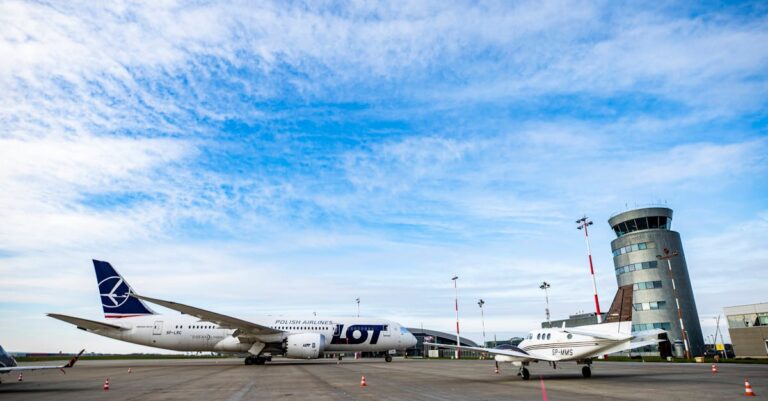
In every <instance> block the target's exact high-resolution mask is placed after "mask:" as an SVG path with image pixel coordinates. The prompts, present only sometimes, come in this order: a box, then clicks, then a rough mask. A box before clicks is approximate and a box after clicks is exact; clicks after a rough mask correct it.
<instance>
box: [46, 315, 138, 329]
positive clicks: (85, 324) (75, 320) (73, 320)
mask: <svg viewBox="0 0 768 401" xmlns="http://www.w3.org/2000/svg"><path fill="white" fill-rule="evenodd" d="M48 316H50V317H52V318H54V319H59V320H61V321H64V322H67V323H70V324H74V325H75V326H77V328H79V329H83V330H86V331H89V330H90V331H100V330H128V329H126V328H123V327H120V326H118V325H114V324H109V323H102V322H97V321H95V320H88V319H83V318H79V317H74V316H67V315H60V314H58V313H48Z"/></svg>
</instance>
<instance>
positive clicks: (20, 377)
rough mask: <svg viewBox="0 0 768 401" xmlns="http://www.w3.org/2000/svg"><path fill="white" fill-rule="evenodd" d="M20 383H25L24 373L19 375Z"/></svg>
mask: <svg viewBox="0 0 768 401" xmlns="http://www.w3.org/2000/svg"><path fill="white" fill-rule="evenodd" d="M19 381H20V382H23V381H24V375H23V374H22V373H19Z"/></svg>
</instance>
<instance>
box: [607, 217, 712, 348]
mask: <svg viewBox="0 0 768 401" xmlns="http://www.w3.org/2000/svg"><path fill="white" fill-rule="evenodd" d="M608 224H610V226H611V228H612V229H613V231H614V233H616V239H614V240H613V241H611V250H612V251H613V264H614V268H615V273H616V282H617V283H618V285H619V287H621V286H624V285H628V284H629V285H632V286H633V289H634V291H633V293H634V300H633V309H634V310H633V312H632V330H633V331H641V330H649V329H664V330H667V331H668V332H669V340H670V342H671V343H672V346H673V351H674V353H675V356H678V357H683V356H684V343H683V333H682V331H681V328H680V320H679V319H678V311H677V306H676V303H675V293H674V291H673V288H672V280H671V279H670V272H669V268H668V265H667V263H670V264H671V270H672V273H671V275H672V277H674V280H675V286H676V288H677V297H678V299H679V301H680V309H681V312H682V316H683V323H684V326H685V331H686V336H687V340H688V346H689V349H690V353H691V356H697V355H702V354H703V353H704V351H705V347H704V338H703V336H702V334H701V325H700V324H699V313H698V311H697V310H696V301H695V299H694V296H693V289H692V288H691V280H690V278H689V276H688V266H687V265H686V263H685V253H684V252H683V244H682V241H681V240H680V234H679V233H678V232H676V231H672V209H669V208H666V207H648V208H641V209H634V210H629V211H626V212H623V213H619V214H617V215H615V216H613V217H611V218H610V219H609V220H608ZM665 249H666V250H668V252H669V255H668V256H671V257H669V258H668V259H662V257H663V256H665V252H664V250H665ZM675 252H677V255H676V256H672V255H674V254H675ZM648 351H656V350H648Z"/></svg>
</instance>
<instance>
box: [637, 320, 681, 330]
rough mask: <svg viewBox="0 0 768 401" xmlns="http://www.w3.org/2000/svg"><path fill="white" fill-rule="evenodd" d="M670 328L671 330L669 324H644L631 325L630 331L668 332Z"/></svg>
mask: <svg viewBox="0 0 768 401" xmlns="http://www.w3.org/2000/svg"><path fill="white" fill-rule="evenodd" d="M671 328H672V325H671V324H669V322H661V323H644V324H633V325H632V331H645V330H653V329H662V330H669V329H671Z"/></svg>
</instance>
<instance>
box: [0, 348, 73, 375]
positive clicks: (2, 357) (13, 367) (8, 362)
mask: <svg viewBox="0 0 768 401" xmlns="http://www.w3.org/2000/svg"><path fill="white" fill-rule="evenodd" d="M83 352H85V350H82V351H80V353H79V354H77V355H76V356H75V357H74V358H72V359H70V360H69V362H68V363H65V364H64V365H52V366H44V365H27V366H19V365H18V364H17V363H16V359H15V358H14V357H12V356H11V354H9V353H7V352H5V350H4V349H3V346H2V345H0V374H2V373H15V372H26V371H30V370H46V369H59V370H60V371H61V373H67V372H65V371H64V369H67V368H71V367H73V366H75V362H77V359H78V358H80V355H83ZM19 380H21V379H19ZM0 383H2V380H0Z"/></svg>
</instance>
